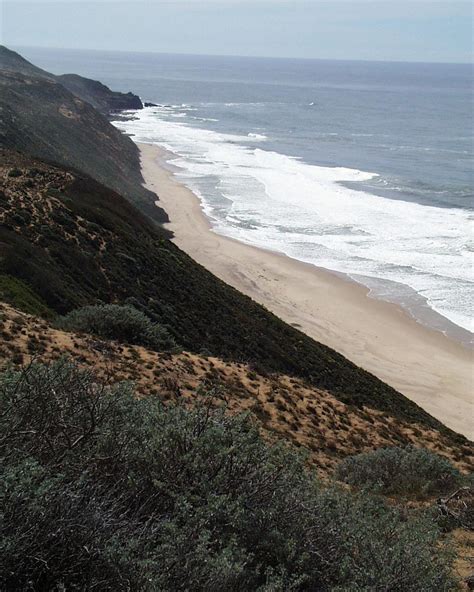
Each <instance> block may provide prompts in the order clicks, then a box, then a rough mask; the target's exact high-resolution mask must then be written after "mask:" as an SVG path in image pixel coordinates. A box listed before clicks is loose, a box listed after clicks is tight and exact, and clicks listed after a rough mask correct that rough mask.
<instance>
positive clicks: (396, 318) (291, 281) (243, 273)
mask: <svg viewBox="0 0 474 592" xmlns="http://www.w3.org/2000/svg"><path fill="white" fill-rule="evenodd" d="M139 146H140V150H141V155H142V170H143V175H144V178H145V182H146V185H147V187H148V188H149V189H151V190H153V191H155V192H156V193H157V194H158V195H159V198H160V202H159V203H160V206H161V207H163V208H164V209H165V210H166V212H167V213H168V215H169V217H170V221H171V222H170V224H169V225H168V228H169V229H170V230H172V231H173V232H174V234H175V238H174V239H173V240H174V242H175V243H176V245H177V246H178V247H180V248H181V249H182V250H183V251H185V252H186V253H188V254H189V255H190V256H191V257H193V259H195V260H196V261H197V262H198V263H200V264H201V265H203V266H204V267H206V268H207V269H208V270H209V271H211V272H212V273H214V274H215V275H216V276H218V277H219V278H221V279H222V280H224V281H225V282H227V283H228V284H230V285H232V286H234V287H235V288H237V289H238V290H240V291H241V292H243V293H245V294H247V295H248V296H250V297H251V298H253V299H254V300H255V301H257V302H259V303H261V304H263V305H264V306H265V307H266V308H267V309H269V310H270V311H272V312H273V313H275V314H276V315H278V316H279V317H280V318H282V319H283V320H284V321H286V322H287V323H289V324H291V325H293V326H295V327H297V328H298V329H300V330H301V331H303V332H304V333H306V334H307V335H309V336H310V337H312V338H314V339H316V340H317V341H320V342H321V343H324V344H326V345H328V346H330V347H332V348H334V349H335V350H337V351H339V352H340V353H342V354H343V355H345V356H346V357H347V358H349V359H350V360H352V361H353V362H354V363H356V364H358V365H359V366H361V367H363V368H365V369H366V370H368V371H369V372H372V373H373V374H375V375H376V376H378V377H379V378H381V379H382V380H384V381H385V382H387V383H388V384H390V385H392V386H393V387H395V388H396V389H397V390H399V391H400V392H401V393H403V394H404V395H406V396H407V397H409V398H410V399H412V400H413V401H415V402H416V403H418V404H419V405H420V406H422V407H423V408H424V409H426V410H427V411H428V412H429V413H431V414H432V415H433V416H434V417H436V418H437V419H439V420H440V421H442V422H443V423H445V424H446V425H447V426H449V427H450V428H452V429H454V430H456V431H458V432H460V433H462V434H464V435H466V436H468V437H470V438H471V439H472V438H473V437H474V394H473V392H474V389H473V386H474V374H473V365H472V362H473V352H472V350H469V349H467V348H466V347H464V346H463V345H462V344H461V343H458V342H456V341H454V340H453V339H451V338H448V337H446V336H444V335H443V334H442V333H440V332H438V331H434V330H431V329H429V328H427V327H424V326H423V325H421V324H419V323H417V322H416V321H415V320H414V319H413V318H411V317H410V316H409V315H408V314H407V313H406V312H405V311H403V310H402V309H401V308H400V307H398V306H397V305H394V304H390V303H387V302H383V301H380V300H375V299H373V298H369V297H368V296H367V293H368V290H367V289H366V288H364V287H363V286H361V285H359V284H357V283H355V282H352V281H350V280H345V279H344V278H343V277H340V276H339V275H335V274H333V273H331V272H329V271H325V270H323V269H319V268H316V267H314V266H312V265H307V264H305V263H301V262H299V261H296V260H293V259H290V258H289V257H286V256H284V255H279V254H277V253H273V252H269V251H265V250H262V249H258V248H255V247H252V246H249V245H246V244H243V243H240V242H238V241H235V240H233V239H231V238H227V237H224V236H221V235H218V234H216V233H215V232H213V231H212V229H211V225H210V222H209V221H208V219H207V218H206V217H205V215H204V214H203V212H202V209H201V204H200V201H199V199H198V198H197V197H196V196H195V195H194V194H193V193H192V192H191V191H190V190H189V189H188V188H187V187H185V186H184V185H182V184H181V183H179V182H178V181H177V179H176V178H175V176H174V175H173V173H172V172H171V171H170V170H169V169H167V168H166V167H165V166H164V163H165V159H166V152H165V151H164V150H162V149H160V148H159V147H157V146H151V145H146V144H140V145H139Z"/></svg>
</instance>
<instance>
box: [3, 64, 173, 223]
mask: <svg viewBox="0 0 474 592" xmlns="http://www.w3.org/2000/svg"><path fill="white" fill-rule="evenodd" d="M26 64H28V62H26ZM23 69H24V70H25V71H26V70H30V72H33V73H19V72H13V71H11V70H0V146H3V147H6V148H12V149H16V150H19V151H21V152H24V153H26V154H30V155H32V156H36V157H39V158H42V159H44V160H48V161H51V162H56V163H59V164H63V165H66V166H69V167H73V168H75V169H79V170H81V171H83V172H84V173H86V174H87V175H89V176H91V177H92V178H93V179H96V180H97V181H99V182H101V183H102V184H104V185H106V186H108V187H110V188H111V189H113V190H115V191H116V192H117V193H120V194H121V195H123V196H124V197H126V198H127V199H129V200H130V201H131V202H132V203H134V204H135V205H136V206H137V207H138V208H139V209H140V210H141V211H142V212H144V213H145V214H147V215H148V216H150V217H151V218H153V219H154V220H156V221H158V222H165V221H167V220H168V217H167V215H166V213H165V212H164V211H163V210H161V209H160V208H158V207H157V206H156V205H155V201H156V200H157V196H156V195H155V194H154V193H152V192H151V191H148V190H147V189H145V188H144V187H143V185H142V183H143V178H142V174H141V169H140V155H139V151H138V148H137V146H136V145H135V144H134V143H133V142H132V140H131V139H130V138H128V137H127V136H125V135H123V134H122V133H121V132H120V131H119V130H117V129H116V128H115V127H114V126H113V125H112V124H111V123H110V122H109V121H108V119H107V117H106V116H105V115H103V114H102V113H100V112H99V111H98V110H97V109H95V108H94V107H93V106H92V105H91V104H90V103H89V102H87V101H85V100H83V99H81V98H80V97H79V96H78V95H77V94H73V93H72V92H70V91H69V90H68V89H67V88H65V86H64V85H62V84H60V83H59V82H58V81H57V78H56V77H53V78H51V77H47V76H37V75H36V71H35V68H34V66H32V68H28V67H26V66H25V67H24V68H23ZM74 81H75V82H77V80H76V79H75V78H74ZM89 82H90V83H91V84H89V86H90V87H91V88H96V84H95V83H92V82H91V81H89ZM98 84H99V85H100V83H98ZM100 86H102V85H100ZM104 88H106V87H104ZM119 99H120V97H119ZM119 99H117V103H116V105H123V104H124V103H122V102H120V100H119Z"/></svg>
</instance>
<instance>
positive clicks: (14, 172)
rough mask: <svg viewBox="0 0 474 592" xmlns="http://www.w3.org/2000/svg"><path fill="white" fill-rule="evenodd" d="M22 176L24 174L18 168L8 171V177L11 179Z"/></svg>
mask: <svg viewBox="0 0 474 592" xmlns="http://www.w3.org/2000/svg"><path fill="white" fill-rule="evenodd" d="M22 174H23V173H22V171H21V169H17V168H16V167H15V168H13V169H10V170H9V171H8V176H9V177H21V175H22Z"/></svg>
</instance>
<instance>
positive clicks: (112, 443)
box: [0, 360, 455, 592]
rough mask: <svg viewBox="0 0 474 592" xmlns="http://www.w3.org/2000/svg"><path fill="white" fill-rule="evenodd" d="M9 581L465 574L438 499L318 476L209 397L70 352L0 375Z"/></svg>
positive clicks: (151, 584) (409, 590) (293, 587)
mask: <svg viewBox="0 0 474 592" xmlns="http://www.w3.org/2000/svg"><path fill="white" fill-rule="evenodd" d="M0 430H1V434H2V437H1V438H0V458H1V460H2V462H1V463H0V472H1V475H0V477H1V478H0V508H1V518H2V519H1V520H0V565H1V566H2V569H1V570H0V589H2V590H6V591H10V590H12V591H13V590H27V589H28V590H37V591H47V590H48V591H49V590H58V589H65V590H104V591H108V590H116V591H125V590H127V591H129V590H131V591H137V592H138V591H140V592H155V591H157V590H160V591H162V592H175V591H183V592H184V591H186V590H193V591H197V592H200V591H202V592H204V591H206V592H208V591H210V592H217V591H219V592H237V591H240V590H242V591H243V590H252V591H257V592H283V591H285V592H286V591H290V592H291V591H293V592H308V591H313V590H314V591H316V590H317V591H321V592H329V591H334V590H339V591H349V590H351V591H360V592H362V591H365V592H367V591H369V590H370V591H382V590H383V591H387V592H392V591H393V592H415V591H416V592H419V591H420V590H424V591H426V592H430V591H433V592H434V591H436V592H438V591H448V590H454V589H455V582H454V580H453V578H452V576H451V565H452V556H451V552H450V550H449V547H448V546H447V543H446V542H445V541H443V540H442V539H440V533H439V532H438V530H437V526H436V521H435V520H433V519H431V516H430V515H428V514H423V513H419V512H415V511H413V512H408V513H407V512H406V511H405V512H401V511H400V510H398V509H397V508H395V507H390V506H388V505H387V504H386V503H385V502H384V501H383V500H382V498H377V497H373V496H370V495H368V494H367V493H365V492H361V493H358V494H353V493H351V492H349V491H345V490H343V489H341V488H338V487H332V488H329V489H328V488H323V487H322V486H321V485H320V484H318V482H317V480H316V478H315V475H314V473H313V472H312V471H311V470H310V469H308V468H307V465H306V462H305V458H304V456H302V455H301V454H300V453H299V452H297V451H295V450H293V449H291V448H289V447H288V446H284V445H281V444H280V445H270V444H268V443H267V442H265V441H264V440H263V439H262V438H261V437H260V435H259V433H258V432H257V430H256V429H255V427H254V426H253V425H252V423H251V422H250V420H249V417H248V416H245V415H241V416H230V415H229V414H228V413H227V412H226V409H224V408H221V407H216V405H215V401H214V400H213V399H212V398H211V397H210V396H204V395H203V396H202V398H198V400H197V403H196V406H195V407H193V408H192V409H189V408H185V407H184V406H183V405H174V406H170V407H166V406H164V405H163V404H162V403H161V402H160V400H159V398H158V397H154V396H150V397H146V398H141V399H136V398H134V393H133V389H132V387H131V385H130V384H127V383H119V384H115V385H108V384H104V383H103V382H101V381H100V380H98V379H97V378H96V377H95V376H94V374H93V373H91V372H88V371H84V370H81V369H79V368H78V367H77V366H75V365H74V364H72V363H70V362H68V361H66V360H61V361H59V362H55V363H53V364H50V365H42V364H39V363H37V364H33V365H31V366H29V367H27V368H25V369H23V370H20V371H14V370H9V371H7V372H5V373H3V374H2V375H0Z"/></svg>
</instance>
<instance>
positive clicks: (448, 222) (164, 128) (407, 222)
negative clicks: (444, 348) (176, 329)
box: [116, 109, 474, 331]
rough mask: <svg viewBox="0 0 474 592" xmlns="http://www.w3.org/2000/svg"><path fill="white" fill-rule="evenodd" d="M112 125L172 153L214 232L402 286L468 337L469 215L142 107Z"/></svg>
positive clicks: (359, 174) (365, 176) (360, 174)
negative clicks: (364, 184) (383, 193)
mask: <svg viewBox="0 0 474 592" xmlns="http://www.w3.org/2000/svg"><path fill="white" fill-rule="evenodd" d="M116 125H117V127H119V128H120V129H122V130H124V131H126V132H127V133H133V134H134V139H135V140H136V141H138V142H140V141H142V142H152V143H157V144H160V145H161V146H163V147H165V148H167V149H168V150H170V151H172V152H174V153H175V154H177V155H178V158H177V159H176V160H175V161H173V162H174V164H176V165H177V166H179V167H180V169H181V171H182V172H181V173H180V174H179V176H180V178H181V179H182V180H183V181H184V182H185V183H186V184H187V185H188V186H189V187H190V188H191V189H193V190H194V191H195V192H197V193H198V194H199V195H200V196H201V199H202V201H203V207H204V210H205V212H206V214H207V215H208V216H210V217H211V218H212V219H213V222H214V228H215V230H216V231H217V232H220V233H222V234H227V235H229V236H232V237H234V238H237V239H239V240H242V241H244V242H248V243H251V244H254V245H257V246H262V247H266V248H269V249H273V250H276V251H280V252H283V253H285V254H287V255H289V256H291V257H294V258H296V259H299V260H301V261H305V262H309V263H312V264H315V265H317V266H320V267H325V268H327V269H332V270H334V271H339V272H343V273H347V274H349V275H352V276H358V278H359V279H360V277H363V276H368V277H372V278H382V279H385V280H390V281H392V282H397V283H399V284H402V285H406V286H409V287H410V288H411V289H413V290H415V291H416V292H417V293H418V294H420V295H421V297H423V298H425V299H426V301H427V302H428V304H429V305H430V306H431V307H432V308H433V309H434V310H436V311H438V312H439V313H441V314H442V315H444V316H445V317H446V318H448V319H450V320H451V321H452V322H453V323H455V324H457V325H459V326H461V327H464V328H466V329H468V330H471V331H472V330H473V322H472V318H471V314H470V306H471V303H472V299H473V295H474V294H473V287H474V282H473V273H472V252H470V247H469V243H470V242H471V241H472V236H473V232H472V231H473V227H472V219H470V216H469V213H468V212H467V211H466V210H462V209H447V208H438V207H431V206H425V205H420V204H417V203H413V202H406V201H399V200H390V199H386V198H383V197H380V196H377V195H372V194H370V193H367V192H364V191H356V190H354V189H349V188H347V187H345V186H344V185H342V184H341V183H342V182H351V183H353V182H359V181H366V180H369V179H371V178H373V177H375V176H376V175H375V174H374V173H370V172H365V171H360V170H357V169H349V168H342V167H334V168H333V167H322V166H314V165H308V164H306V163H304V162H302V161H301V160H299V159H297V158H292V157H289V156H286V155H284V154H278V153H276V152H270V151H266V150H262V149H261V148H259V147H256V146H252V144H253V143H254V142H256V141H257V142H261V141H263V140H264V139H265V138H264V136H261V137H260V136H259V135H258V134H248V135H236V134H226V133H219V132H215V131H210V130H205V129H200V128H196V127H193V126H190V125H186V124H185V123H182V122H178V121H176V119H175V120H170V118H169V113H168V115H166V116H165V114H164V113H163V111H162V110H161V109H158V110H156V109H155V110H153V109H144V110H143V111H139V112H137V114H136V118H135V119H133V120H130V121H120V122H116Z"/></svg>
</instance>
